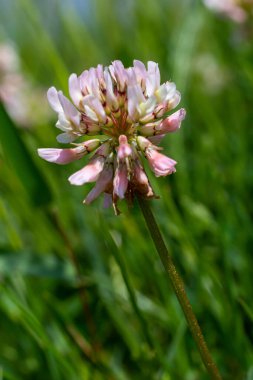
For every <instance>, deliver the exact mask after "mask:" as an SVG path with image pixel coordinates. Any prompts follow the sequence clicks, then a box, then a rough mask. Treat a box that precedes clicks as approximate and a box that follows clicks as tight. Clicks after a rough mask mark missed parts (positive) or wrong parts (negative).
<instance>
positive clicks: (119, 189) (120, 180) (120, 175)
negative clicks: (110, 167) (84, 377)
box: [113, 164, 128, 199]
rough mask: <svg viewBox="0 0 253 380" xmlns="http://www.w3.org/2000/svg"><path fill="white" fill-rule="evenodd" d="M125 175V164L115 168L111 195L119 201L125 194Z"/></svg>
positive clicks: (126, 183) (126, 179) (126, 181)
mask: <svg viewBox="0 0 253 380" xmlns="http://www.w3.org/2000/svg"><path fill="white" fill-rule="evenodd" d="M127 174H128V173H127V167H126V165H125V164H122V165H120V166H118V167H117V169H116V172H115V176H114V180H113V193H114V194H116V195H117V196H118V197H119V198H120V199H123V198H124V196H125V192H126V191H127V186H128V178H127Z"/></svg>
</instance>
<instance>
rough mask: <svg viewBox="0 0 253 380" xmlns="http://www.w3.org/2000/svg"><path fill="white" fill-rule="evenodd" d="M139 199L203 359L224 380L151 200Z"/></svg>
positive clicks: (215, 378)
mask: <svg viewBox="0 0 253 380" xmlns="http://www.w3.org/2000/svg"><path fill="white" fill-rule="evenodd" d="M138 201H139V205H140V208H141V210H142V213H143V216H144V218H145V221H146V224H147V227H148V230H149V232H150V234H151V237H152V239H153V242H154V244H155V247H156V250H157V252H158V254H159V256H160V259H161V261H162V263H163V266H164V268H165V270H166V272H167V273H168V275H169V278H170V281H171V284H172V287H173V289H174V291H175V293H176V296H177V299H178V301H179V303H180V305H181V307H182V309H183V312H184V315H185V318H186V320H187V323H188V325H189V328H190V331H191V333H192V336H193V339H194V340H195V343H196V345H197V347H198V350H199V352H200V355H201V358H202V361H203V363H204V365H205V367H206V369H207V372H208V373H209V375H210V378H211V379H213V380H222V378H221V375H220V373H219V370H218V368H217V367H216V365H215V363H214V361H213V359H212V357H211V354H210V352H209V350H208V347H207V345H206V342H205V339H204V337H203V334H202V331H201V329H200V327H199V324H198V321H197V319H196V317H195V314H194V312H193V310H192V307H191V304H190V302H189V299H188V297H187V295H186V292H185V289H184V283H183V280H182V279H181V277H180V276H179V274H178V272H177V270H176V267H175V265H174V263H173V260H172V258H171V256H170V254H169V252H168V249H167V247H166V245H165V243H164V240H163V238H162V235H161V232H160V230H159V227H158V225H157V223H156V220H155V218H154V215H153V213H152V211H151V209H150V207H149V202H148V201H146V200H144V199H143V198H141V197H140V196H138Z"/></svg>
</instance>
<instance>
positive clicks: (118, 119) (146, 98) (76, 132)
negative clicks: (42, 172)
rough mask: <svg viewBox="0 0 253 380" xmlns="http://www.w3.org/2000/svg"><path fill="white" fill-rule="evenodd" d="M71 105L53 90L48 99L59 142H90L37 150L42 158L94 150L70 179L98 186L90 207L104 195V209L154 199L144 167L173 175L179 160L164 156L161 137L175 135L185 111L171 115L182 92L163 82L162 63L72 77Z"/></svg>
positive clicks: (70, 157) (63, 160) (63, 159)
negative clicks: (140, 198) (135, 198)
mask: <svg viewBox="0 0 253 380" xmlns="http://www.w3.org/2000/svg"><path fill="white" fill-rule="evenodd" d="M69 93H70V96H71V99H72V101H73V104H72V103H71V102H70V101H69V100H68V99H67V98H66V97H65V96H64V95H63V93H62V92H61V91H57V90H56V89H55V88H54V87H51V88H50V89H49V90H48V94H47V95H48V100H49V103H50V105H51V107H52V108H53V110H54V111H55V112H57V113H58V121H57V123H56V127H57V128H59V129H60V130H61V131H62V132H63V133H61V134H60V135H58V137H57V140H58V141H59V142H60V143H73V141H75V140H76V139H77V138H79V137H86V136H93V138H92V139H91V140H87V137H86V139H85V141H84V142H81V143H75V144H74V143H73V145H74V147H72V148H69V149H51V148H45V149H39V150H38V153H39V156H40V157H42V158H44V159H45V160H47V161H49V162H54V163H57V164H67V163H69V162H72V161H74V160H78V159H80V158H82V157H83V156H85V155H86V154H88V153H90V152H94V154H93V155H92V157H91V159H90V161H89V163H88V164H87V165H86V166H84V167H83V168H82V169H81V170H79V171H78V172H76V173H74V174H72V175H71V176H70V177H69V181H70V183H71V184H72V185H83V184H85V183H89V182H96V185H95V186H94V187H93V189H92V190H91V191H90V193H89V194H88V195H87V197H86V199H85V200H84V203H86V204H89V203H91V202H92V201H93V200H94V199H96V198H97V197H98V196H99V195H100V194H101V193H104V195H105V206H109V205H110V204H113V206H114V209H115V211H116V213H117V212H118V209H117V201H118V200H119V199H123V198H126V200H127V201H128V202H131V200H132V198H133V195H134V193H135V192H138V193H139V194H141V195H142V196H143V197H145V198H149V197H154V192H153V189H152V187H151V185H150V182H149V180H148V178H147V175H146V173H145V170H144V168H143V164H142V157H145V158H146V159H147V161H148V163H149V166H150V168H151V170H152V171H153V172H154V173H155V175H156V176H157V177H159V176H167V175H168V174H171V173H174V172H175V165H176V161H174V160H172V159H171V158H169V157H167V156H165V155H163V154H161V153H160V152H159V151H160V150H161V148H159V147H158V146H157V144H159V142H160V141H161V140H162V138H163V137H164V136H165V135H166V134H167V133H170V132H174V131H176V130H177V129H178V128H179V127H180V124H181V121H182V120H183V119H184V117H185V110H184V109H180V110H179V111H177V112H175V113H173V114H172V115H170V116H168V112H169V111H171V110H172V109H173V108H175V107H176V106H177V105H178V103H179V102H180V93H179V92H178V91H177V90H176V86H175V84H174V83H172V82H166V83H163V84H160V72H159V68H158V64H157V63H155V62H148V65H147V68H146V67H145V65H144V64H143V63H142V62H140V61H137V60H135V61H134V63H133V67H130V68H127V69H126V68H124V66H123V64H122V62H121V61H114V62H112V64H111V65H110V66H109V67H105V68H103V66H102V65H98V66H97V68H91V69H89V70H85V71H84V72H83V73H82V74H81V75H80V76H77V75H76V74H72V75H71V76H70V78H69Z"/></svg>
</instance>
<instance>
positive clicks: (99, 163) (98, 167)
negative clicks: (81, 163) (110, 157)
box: [69, 156, 105, 186]
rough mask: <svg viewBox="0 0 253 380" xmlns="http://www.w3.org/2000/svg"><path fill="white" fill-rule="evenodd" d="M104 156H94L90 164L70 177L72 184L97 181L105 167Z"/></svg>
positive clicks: (77, 184) (78, 184)
mask: <svg viewBox="0 0 253 380" xmlns="http://www.w3.org/2000/svg"><path fill="white" fill-rule="evenodd" d="M104 161H105V159H104V157H101V156H98V157H95V158H93V159H92V160H91V161H90V163H89V164H88V165H86V166H85V167H84V168H82V169H81V170H79V171H78V172H76V173H74V174H72V175H71V176H70V177H69V182H70V183H71V185H76V186H80V185H83V184H85V183H89V182H95V181H96V180H97V179H98V176H99V174H100V173H101V171H102V170H103V167H104Z"/></svg>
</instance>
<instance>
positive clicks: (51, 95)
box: [47, 87, 62, 113]
mask: <svg viewBox="0 0 253 380" xmlns="http://www.w3.org/2000/svg"><path fill="white" fill-rule="evenodd" d="M47 99H48V102H49V104H50V106H51V107H52V109H53V110H54V111H55V112H58V113H59V112H62V106H61V103H60V101H59V97H58V92H57V90H56V88H55V87H50V88H49V90H48V91H47Z"/></svg>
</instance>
